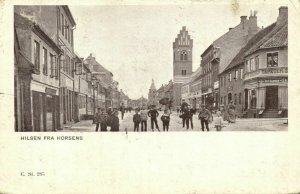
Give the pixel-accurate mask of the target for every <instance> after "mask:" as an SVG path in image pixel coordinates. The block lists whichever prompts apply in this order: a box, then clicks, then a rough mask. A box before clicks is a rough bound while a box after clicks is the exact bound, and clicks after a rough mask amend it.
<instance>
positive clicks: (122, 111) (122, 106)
mask: <svg viewBox="0 0 300 194" xmlns="http://www.w3.org/2000/svg"><path fill="white" fill-rule="evenodd" d="M120 112H121V118H122V120H123V118H124V113H125V107H124V104H123V103H122V105H121V107H120Z"/></svg>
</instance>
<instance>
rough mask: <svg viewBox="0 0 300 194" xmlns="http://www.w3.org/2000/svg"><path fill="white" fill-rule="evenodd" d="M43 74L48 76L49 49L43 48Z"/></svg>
mask: <svg viewBox="0 0 300 194" xmlns="http://www.w3.org/2000/svg"><path fill="white" fill-rule="evenodd" d="M42 59H43V73H44V75H48V61H47V49H46V48H45V47H43V58H42Z"/></svg>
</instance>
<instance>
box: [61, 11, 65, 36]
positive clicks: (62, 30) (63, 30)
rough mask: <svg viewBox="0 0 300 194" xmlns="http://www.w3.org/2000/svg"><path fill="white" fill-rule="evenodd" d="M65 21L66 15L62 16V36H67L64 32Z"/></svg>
mask: <svg viewBox="0 0 300 194" xmlns="http://www.w3.org/2000/svg"><path fill="white" fill-rule="evenodd" d="M64 21H65V19H64V15H63V14H61V33H62V35H64V34H65V31H64V25H65V24H64Z"/></svg>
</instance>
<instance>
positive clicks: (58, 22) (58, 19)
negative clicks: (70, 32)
mask: <svg viewBox="0 0 300 194" xmlns="http://www.w3.org/2000/svg"><path fill="white" fill-rule="evenodd" d="M57 15H58V17H57V28H58V29H59V30H60V29H61V25H60V9H59V8H58V14H57Z"/></svg>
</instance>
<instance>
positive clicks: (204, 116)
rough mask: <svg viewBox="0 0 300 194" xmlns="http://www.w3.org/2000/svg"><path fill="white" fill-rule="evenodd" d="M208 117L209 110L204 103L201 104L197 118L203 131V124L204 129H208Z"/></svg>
mask: <svg viewBox="0 0 300 194" xmlns="http://www.w3.org/2000/svg"><path fill="white" fill-rule="evenodd" d="M210 117H211V115H210V111H209V110H208V109H207V108H206V107H205V105H204V104H202V105H201V109H200V112H199V115H198V118H199V119H200V121H201V128H202V131H204V124H205V127H206V130H207V131H209V128H208V121H209V119H210Z"/></svg>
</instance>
